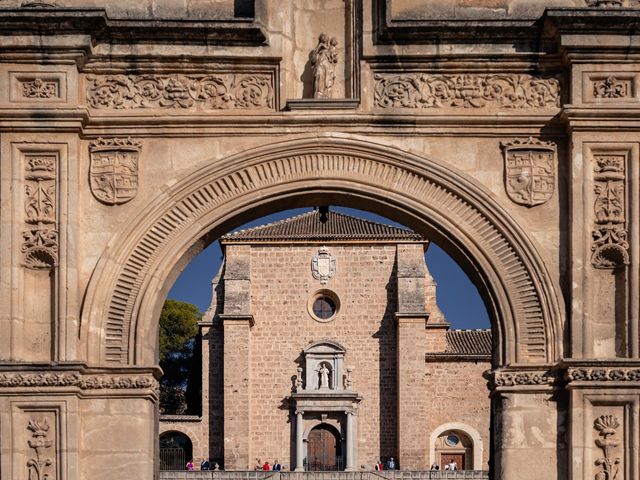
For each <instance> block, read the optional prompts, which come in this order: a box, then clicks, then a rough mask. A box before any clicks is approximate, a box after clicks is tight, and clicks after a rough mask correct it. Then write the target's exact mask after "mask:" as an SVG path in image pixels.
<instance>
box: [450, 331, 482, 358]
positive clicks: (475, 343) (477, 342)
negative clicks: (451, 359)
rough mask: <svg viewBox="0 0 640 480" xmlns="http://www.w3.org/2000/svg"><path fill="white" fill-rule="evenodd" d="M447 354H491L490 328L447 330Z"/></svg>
mask: <svg viewBox="0 0 640 480" xmlns="http://www.w3.org/2000/svg"><path fill="white" fill-rule="evenodd" d="M444 354H447V355H472V356H476V355H491V330H449V331H447V347H446V349H445V351H444Z"/></svg>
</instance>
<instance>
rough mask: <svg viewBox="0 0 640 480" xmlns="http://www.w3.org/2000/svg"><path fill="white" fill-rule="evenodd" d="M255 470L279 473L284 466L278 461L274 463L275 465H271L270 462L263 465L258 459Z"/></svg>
mask: <svg viewBox="0 0 640 480" xmlns="http://www.w3.org/2000/svg"><path fill="white" fill-rule="evenodd" d="M255 469H256V470H265V471H266V470H274V471H276V472H279V471H280V470H282V465H281V464H280V462H278V460H276V461H274V462H273V464H270V463H269V462H264V463H262V461H261V460H260V459H259V458H258V459H257V462H256V467H255Z"/></svg>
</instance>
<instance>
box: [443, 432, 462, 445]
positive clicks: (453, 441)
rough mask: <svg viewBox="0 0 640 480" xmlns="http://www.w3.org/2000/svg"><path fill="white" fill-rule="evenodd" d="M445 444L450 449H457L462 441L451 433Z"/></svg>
mask: <svg viewBox="0 0 640 480" xmlns="http://www.w3.org/2000/svg"><path fill="white" fill-rule="evenodd" d="M445 442H446V443H447V445H449V446H450V447H455V446H456V445H458V444H459V443H460V439H459V438H458V437H457V435H454V434H453V433H450V434H449V435H447V438H445Z"/></svg>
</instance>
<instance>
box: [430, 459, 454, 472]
mask: <svg viewBox="0 0 640 480" xmlns="http://www.w3.org/2000/svg"><path fill="white" fill-rule="evenodd" d="M444 469H445V470H459V468H458V462H456V461H455V460H453V459H452V460H451V461H450V462H449V463H447V464H446V465H445V466H444ZM431 470H440V465H438V464H437V463H434V464H432V465H431Z"/></svg>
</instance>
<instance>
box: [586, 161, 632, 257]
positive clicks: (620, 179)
mask: <svg viewBox="0 0 640 480" xmlns="http://www.w3.org/2000/svg"><path fill="white" fill-rule="evenodd" d="M625 172H626V155H624V154H598V155H594V157H593V173H594V174H593V192H594V196H595V200H594V205H593V210H594V228H593V231H592V238H593V243H592V245H591V251H592V255H591V262H592V264H593V266H594V267H595V268H618V267H622V266H624V265H628V264H629V252H628V250H629V243H628V242H627V228H626V218H625V216H626V213H625V209H626V194H625V183H626V176H625V175H626V174H625Z"/></svg>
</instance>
